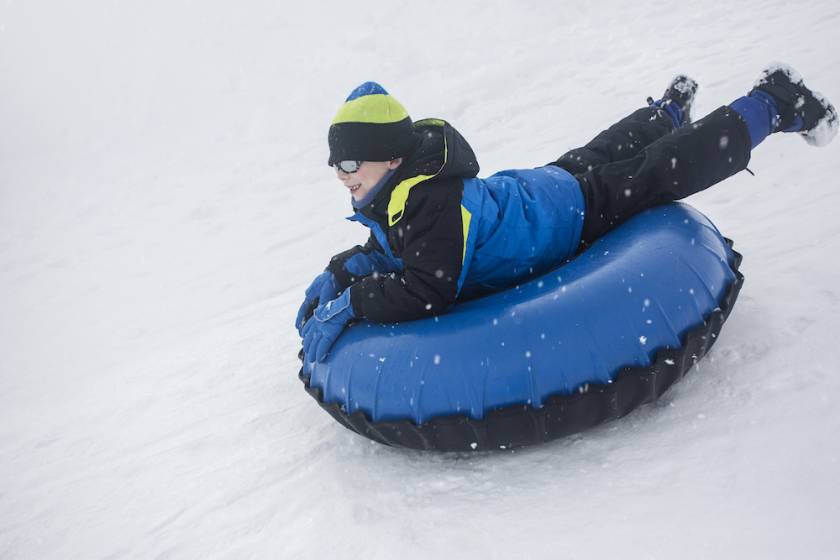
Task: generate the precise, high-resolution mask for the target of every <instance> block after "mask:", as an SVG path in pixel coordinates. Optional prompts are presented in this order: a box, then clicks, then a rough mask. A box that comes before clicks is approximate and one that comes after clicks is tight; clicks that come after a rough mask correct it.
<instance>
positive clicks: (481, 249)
mask: <svg viewBox="0 0 840 560" xmlns="http://www.w3.org/2000/svg"><path fill="white" fill-rule="evenodd" d="M414 133H415V135H416V136H417V138H418V147H417V148H416V149H415V150H414V152H412V154H411V155H410V156H408V157H407V158H405V159H404V161H403V163H402V164H401V165H400V167H399V168H398V169H397V172H396V173H395V174H394V175H393V176H392V177H391V178H390V179H389V181H388V183H387V184H386V185H385V186H384V187H383V188H382V190H381V191H379V192H378V193H377V194H376V196H375V197H374V199H373V200H372V201H371V202H370V203H369V204H368V205H366V206H365V207H363V208H361V209H358V210H356V212H355V214H354V215H353V216H351V217H350V218H348V219H350V220H353V221H358V222H360V223H362V224H363V225H365V226H367V227H368V228H370V230H371V235H370V238H369V240H368V242H367V243H366V244H365V245H364V246H356V247H353V248H352V249H350V250H348V251H345V252H343V253H340V254H338V255H336V256H334V257H333V258H332V260H331V261H330V265H329V266H328V270H331V271H332V272H333V273H334V274H335V276H336V278H337V280H338V282H339V285H340V287H341V288H342V289H344V288H348V287H349V288H350V300H351V303H352V305H353V310H354V313H355V315H356V316H357V317H364V318H366V319H369V320H372V321H379V322H397V321H405V320H411V319H417V318H421V317H426V316H430V315H437V314H440V313H442V312H443V311H445V310H446V308H447V307H449V306H450V305H451V304H452V303H454V302H455V301H456V300H457V299H460V298H470V297H475V296H478V295H482V294H486V293H489V292H492V291H497V290H500V289H504V288H507V287H509V286H512V285H513V284H515V283H516V282H518V281H521V280H522V279H524V278H527V277H529V276H532V275H535V274H539V273H541V272H545V271H546V270H548V269H550V268H551V267H553V266H556V265H558V264H559V263H561V262H562V261H563V260H564V259H566V258H568V257H570V256H571V255H573V254H574V253H575V252H576V250H577V248H578V245H579V243H580V236H581V230H582V228H583V210H584V208H583V206H584V202H583V195H582V194H581V191H580V187H579V184H578V182H577V180H576V179H575V178H574V176H572V175H571V174H570V173H568V172H567V171H565V170H563V169H561V168H559V167H556V166H547V167H541V168H537V169H521V170H507V171H501V172H499V173H496V174H495V175H492V176H490V177H487V178H486V179H479V178H477V177H476V175H477V174H478V170H479V167H478V162H477V161H476V158H475V154H474V153H473V151H472V148H470V146H469V144H468V143H467V141H466V140H465V139H464V138H463V136H461V135H460V134H459V133H458V131H457V130H455V129H454V128H453V127H452V126H451V125H449V123H447V122H445V121H442V120H438V119H427V120H423V121H417V122H416V123H414Z"/></svg>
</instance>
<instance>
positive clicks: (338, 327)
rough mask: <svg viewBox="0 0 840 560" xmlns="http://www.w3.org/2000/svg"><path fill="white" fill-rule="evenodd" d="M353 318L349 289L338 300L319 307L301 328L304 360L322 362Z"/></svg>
mask: <svg viewBox="0 0 840 560" xmlns="http://www.w3.org/2000/svg"><path fill="white" fill-rule="evenodd" d="M353 317H354V315H353V306H352V305H350V289H349V288H348V289H346V290H344V293H342V294H341V295H340V296H339V297H338V298H336V299H334V300H332V301H328V302H327V303H325V304H324V305H319V306H318V308H317V309H315V313H314V314H313V315H312V318H311V319H309V321H307V322H306V325H304V327H303V333H302V336H303V353H304V354H305V355H306V360H307V361H310V362H311V361H313V360H314V361H317V362H323V361H324V358H326V357H327V354H328V353H329V351H330V348H332V345H333V343H334V342H335V341H336V339H337V338H338V336H339V335H340V334H341V332H342V331H343V330H344V327H346V326H347V323H348V322H349V321H350V320H351V319H353Z"/></svg>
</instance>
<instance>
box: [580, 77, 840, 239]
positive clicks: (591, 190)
mask: <svg viewBox="0 0 840 560" xmlns="http://www.w3.org/2000/svg"><path fill="white" fill-rule="evenodd" d="M838 128H840V118H838V114H837V111H836V110H835V109H834V107H833V106H832V105H831V103H829V102H828V100H827V99H826V98H825V97H823V96H822V95H820V94H818V93H816V92H813V91H811V90H810V89H808V88H807V87H806V86H805V84H804V82H803V81H802V78H801V77H800V76H799V75H798V74H797V73H796V72H795V71H794V70H793V69H791V68H790V67H784V66H772V67H770V68H768V69H766V70H765V71H764V73H763V74H762V75H761V77H760V78H759V80H758V82H756V85H755V87H754V88H753V89H752V91H750V93H749V94H748V95H747V96H745V97H742V98H740V99H737V100H736V101H735V102H733V103H732V105H731V106H725V107H721V108H719V109H718V110H716V111H714V112H713V113H711V114H710V115H708V116H707V117H704V118H703V119H701V120H700V121H698V122H697V123H695V124H693V125H691V126H686V127H683V128H681V129H679V130H677V131H675V132H674V133H673V134H668V135H666V136H663V137H661V138H660V139H659V140H657V141H655V142H654V143H653V144H651V145H649V146H647V147H645V148H644V149H643V150H642V151H641V152H639V153H638V154H636V155H635V156H634V157H633V159H630V160H625V161H616V162H612V163H608V164H606V165H603V166H601V167H597V168H594V169H591V170H588V171H586V172H583V173H579V174H577V179H578V181H579V182H580V186H581V190H582V191H583V196H584V201H585V204H586V208H585V215H584V225H583V235H582V238H581V242H582V243H584V244H589V243H591V242H592V241H594V240H595V239H597V238H598V237H600V236H601V235H603V234H604V233H606V232H607V231H609V230H610V229H612V228H613V227H614V226H615V225H617V224H619V223H621V222H623V221H624V220H626V219H628V218H630V217H631V216H633V215H634V214H636V213H638V212H641V211H642V210H644V209H646V208H649V207H651V206H656V205H658V204H663V203H666V202H670V201H673V200H679V199H681V198H685V197H687V196H689V195H692V194H694V193H696V192H699V191H702V190H704V189H706V188H708V187H710V186H712V185H714V184H715V183H718V182H720V181H722V180H723V179H726V178H727V177H729V176H731V175H734V174H735V173H737V172H738V171H740V170H742V169H744V168H745V167H746V166H747V163H749V160H750V150H751V149H752V148H754V147H755V146H757V145H758V144H759V143H761V141H762V140H764V138H766V136H767V135H768V134H771V133H774V132H795V133H798V134H801V135H802V136H803V137H804V138H805V140H806V141H807V142H808V143H810V144H814V145H818V146H823V145H826V144H828V143H829V142H830V141H831V140H832V139H833V138H834V136H836V135H837V131H838Z"/></svg>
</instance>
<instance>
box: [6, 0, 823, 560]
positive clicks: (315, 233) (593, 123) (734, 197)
mask: <svg viewBox="0 0 840 560" xmlns="http://www.w3.org/2000/svg"><path fill="white" fill-rule="evenodd" d="M838 26H840V5H838V3H837V2H835V1H834V0H823V1H818V2H810V3H808V4H807V7H806V6H805V5H804V4H801V3H797V2H782V1H778V2H766V1H758V0H748V1H744V2H739V3H738V4H737V6H725V5H723V4H721V3H720V2H704V1H692V2H685V3H677V4H674V3H669V2H664V1H660V2H653V3H650V4H645V3H640V2H632V3H625V2H618V1H612V0H611V1H608V2H595V3H584V2H568V3H563V4H560V3H542V2H536V1H520V2H512V1H501V0H495V1H494V0H491V1H487V2H477V1H471V2H457V3H456V2H443V1H439V0H434V1H431V2H389V3H383V4H374V3H367V2H355V3H352V4H347V3H344V2H338V1H336V0H326V1H324V2H301V3H295V4H294V5H291V4H290V5H283V3H280V2H269V1H267V0H257V1H254V2H250V3H247V6H246V5H245V4H235V3H223V2H188V1H174V0H171V1H148V2H105V1H103V2H89V1H79V2H57V1H56V2H46V1H40V2H38V1H36V2H23V1H20V0H18V1H14V0H12V1H10V0H6V1H5V2H3V3H2V5H0V128H2V131H3V133H2V135H0V305H2V307H0V311H2V313H0V411H2V412H0V414H1V415H2V416H0V558H3V559H18V558H36V559H47V558H56V559H68V558H85V559H88V558H260V557H261V558H321V557H326V556H327V555H329V556H330V557H339V558H356V557H364V558H369V559H376V558H382V559H386V558H394V557H397V556H399V557H400V558H405V559H409V558H430V557H441V558H443V557H453V556H454V557H461V558H512V557H513V558H549V557H550V558H615V557H626V558H677V557H678V558H792V557H796V558H836V557H837V555H838V548H840V536H838V532H837V527H838V524H840V481H838V473H840V463H838V458H840V437H838V434H840V412H838V407H837V404H836V403H837V397H838V394H840V376H838V363H840V360H838V346H837V344H836V342H835V339H836V337H837V335H838V326H840V318H839V317H840V288H838V286H837V284H838V282H837V281H838V278H840V275H839V274H838V271H839V270H840V266H838V264H837V255H838V254H840V221H838V219H837V212H838V209H840V189H838V185H837V173H838V159H840V142H834V143H833V144H832V145H830V146H828V147H827V148H823V149H814V148H812V147H809V146H808V145H807V144H806V143H805V142H803V141H802V140H801V139H800V138H799V137H798V136H797V135H787V136H785V137H780V136H774V137H771V138H769V139H768V140H767V141H766V142H765V143H764V144H763V145H761V146H760V147H759V148H758V149H757V150H756V152H755V154H754V157H753V159H752V162H751V164H750V168H751V169H752V170H753V171H755V172H756V177H751V176H750V175H748V174H746V173H741V174H739V175H738V176H737V177H734V178H732V179H730V180H727V181H726V182H725V183H724V184H722V185H719V186H717V187H716V188H714V189H712V190H711V191H708V192H706V193H703V194H702V195H699V196H695V197H693V198H692V200H691V201H690V202H691V203H692V204H694V205H695V206H696V207H698V208H699V209H700V210H701V211H703V212H704V213H706V214H707V215H708V216H709V217H711V218H712V219H713V220H714V221H715V222H716V224H717V225H718V227H719V228H720V229H721V231H722V232H723V233H724V234H725V235H727V236H729V237H731V238H733V239H735V241H736V248H737V249H738V250H739V251H740V252H742V253H743V254H744V256H745V260H744V264H743V268H742V270H743V272H744V273H745V274H746V278H747V280H746V284H745V286H744V290H743V291H742V293H741V297H740V300H739V302H738V305H737V306H736V307H735V311H734V313H733V315H732V316H731V318H730V319H729V321H728V323H727V324H726V325H725V327H724V330H723V332H722V335H721V338H720V340H719V342H718V343H717V345H716V346H715V348H714V350H713V351H712V353H711V355H710V356H708V357H707V358H706V359H705V360H704V361H703V362H702V363H701V364H700V366H699V367H697V368H696V369H695V370H694V371H693V372H692V373H691V374H690V375H689V377H687V378H686V379H684V380H683V381H682V382H681V383H680V384H679V385H677V386H676V387H674V388H673V389H672V390H671V391H670V392H669V393H667V394H666V395H665V396H664V398H662V399H661V400H660V401H659V402H658V403H656V404H655V405H651V406H647V407H644V408H643V409H641V410H639V411H637V412H635V413H634V414H631V415H630V416H628V417H627V418H625V419H622V420H620V421H617V422H613V423H611V424H608V425H605V426H603V427H601V428H599V429H595V430H592V431H589V432H587V433H584V434H582V435H579V436H575V437H570V438H566V439H563V440H560V441H556V442H553V443H550V444H547V445H543V446H540V447H535V448H530V449H525V450H519V451H514V452H500V453H489V454H485V453H479V454H464V455H460V454H458V455H436V454H428V453H419V452H412V451H404V450H395V449H390V448H387V447H384V446H380V445H377V444H373V443H370V442H369V441H368V440H366V439H364V438H361V437H359V436H357V435H355V434H353V433H351V432H349V431H347V430H345V429H343V428H341V427H340V426H339V425H338V424H336V423H335V422H334V421H333V420H332V419H331V418H329V416H327V415H326V414H325V413H324V412H323V411H322V410H321V409H320V408H319V407H318V406H317V405H316V404H315V402H314V401H312V399H311V398H310V397H309V396H308V395H306V394H305V393H304V391H303V389H302V387H301V384H300V382H299V381H298V379H297V377H296V373H297V370H298V367H299V364H298V361H297V358H296V353H297V349H298V347H299V339H298V337H297V335H296V333H295V330H294V327H293V321H294V314H295V312H296V310H297V306H298V304H299V302H300V299H301V296H302V293H303V290H304V288H305V286H306V284H307V283H308V281H309V280H310V279H311V278H312V277H313V276H314V275H315V274H317V273H318V272H319V271H320V270H322V268H323V266H324V265H325V264H326V262H327V260H328V258H329V257H330V256H331V255H332V254H334V253H335V252H337V251H338V250H340V249H344V248H346V247H349V246H350V245H352V244H355V243H357V242H360V241H361V240H362V239H363V238H364V231H363V229H362V228H359V227H358V226H357V225H354V224H350V223H345V222H344V221H343V220H342V219H341V217H342V216H344V215H346V214H347V213H348V211H349V200H348V196H347V193H346V192H345V191H343V190H342V188H340V185H339V184H338V182H337V181H336V180H335V178H334V176H333V174H332V173H331V171H330V170H329V169H328V168H327V166H326V158H327V151H326V127H327V125H328V123H329V120H330V119H331V117H332V115H333V114H334V112H335V110H336V109H337V107H338V105H339V104H340V102H341V101H342V100H343V99H344V97H345V96H346V95H347V92H349V91H350V90H351V89H352V88H353V87H354V86H356V85H357V84H359V83H361V82H363V81H365V80H370V79H373V80H378V81H380V82H381V83H382V84H383V85H385V87H386V88H388V89H389V91H390V92H391V93H392V94H394V95H395V96H396V97H397V98H398V99H400V100H401V101H402V103H403V104H404V105H405V106H406V107H407V108H408V109H409V111H410V112H411V114H412V115H413V116H414V117H415V118H421V117H427V116H436V117H441V118H445V119H448V120H450V121H451V122H452V123H454V124H455V126H456V127H458V128H459V129H460V130H461V132H463V133H464V135H465V136H466V137H467V138H468V139H469V140H470V141H471V143H472V145H473V147H474V148H475V150H476V152H477V154H478V156H479V161H480V162H481V163H482V166H483V170H484V173H485V174H489V173H491V172H492V171H495V170H498V169H503V168H507V167H522V166H530V165H539V164H542V163H545V162H547V161H549V160H551V159H553V158H555V157H557V156H558V155H559V154H561V153H562V152H564V151H565V150H567V149H569V148H571V147H574V146H576V145H580V144H581V143H583V142H585V141H586V140H588V139H589V138H590V137H591V136H592V135H594V134H595V133H596V132H598V131H599V130H600V129H602V128H603V127H606V126H608V125H609V124H610V123H612V122H613V121H614V120H616V119H618V118H619V117H621V116H622V115H623V114H625V113H627V112H629V111H630V110H631V109H634V108H636V107H638V106H641V105H642V104H643V103H644V100H645V98H646V97H647V96H648V95H653V96H657V95H659V94H661V92H662V91H663V90H664V87H665V86H666V85H667V83H668V81H669V80H670V79H671V77H672V76H674V75H675V74H677V73H680V72H684V73H687V74H689V75H690V76H692V77H694V78H696V79H697V80H698V81H699V83H700V91H699V93H698V98H697V103H696V106H695V116H696V117H699V116H702V115H703V114H706V113H708V112H710V111H711V110H713V109H715V108H716V107H717V106H719V105H721V104H724V103H728V102H730V101H731V100H733V99H735V98H736V97H738V96H740V95H742V94H743V93H745V92H746V90H747V89H748V88H749V86H750V85H751V84H752V83H753V81H754V80H755V78H756V77H757V76H758V75H759V72H760V70H761V68H762V66H763V65H765V64H766V63H767V62H769V61H770V60H782V61H785V62H787V63H790V64H792V65H793V66H794V67H795V68H796V69H797V70H799V71H800V72H801V73H802V75H803V76H804V77H805V79H806V83H808V84H809V85H810V86H812V87H813V88H815V89H817V90H819V91H821V92H823V93H825V94H826V95H827V96H828V97H829V98H832V96H833V98H834V101H835V103H836V102H838V101H840V72H838V68H840V50H838V49H837V48H836V42H835V41H834V37H835V35H836V30H837V28H838Z"/></svg>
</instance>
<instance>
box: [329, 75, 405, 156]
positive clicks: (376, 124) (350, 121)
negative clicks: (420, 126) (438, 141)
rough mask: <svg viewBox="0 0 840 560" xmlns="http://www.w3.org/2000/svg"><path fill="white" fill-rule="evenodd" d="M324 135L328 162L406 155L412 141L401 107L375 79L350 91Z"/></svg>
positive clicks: (403, 110) (403, 108) (403, 109)
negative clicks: (327, 150)
mask: <svg viewBox="0 0 840 560" xmlns="http://www.w3.org/2000/svg"><path fill="white" fill-rule="evenodd" d="M327 139H328V141H329V145H330V158H329V161H328V162H327V163H328V164H329V165H334V164H335V163H337V162H339V161H342V160H348V159H349V160H358V161H390V160H392V159H394V158H398V157H403V156H406V155H408V154H409V153H410V152H411V151H412V149H414V146H415V144H416V140H415V138H414V135H413V134H412V128H411V117H409V116H408V112H407V111H406V110H405V107H403V106H402V105H401V104H400V102H399V101H397V100H396V99H394V98H393V97H391V96H390V95H389V94H388V92H387V91H385V88H383V87H382V86H381V85H379V84H377V83H376V82H365V83H363V84H362V85H360V86H359V87H357V88H356V89H354V90H353V91H352V92H351V93H350V95H349V96H348V97H347V99H346V100H345V102H344V104H343V105H342V106H341V107H340V108H339V109H338V113H336V115H335V118H334V119H333V120H332V124H331V125H330V130H329V133H328V135H327Z"/></svg>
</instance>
